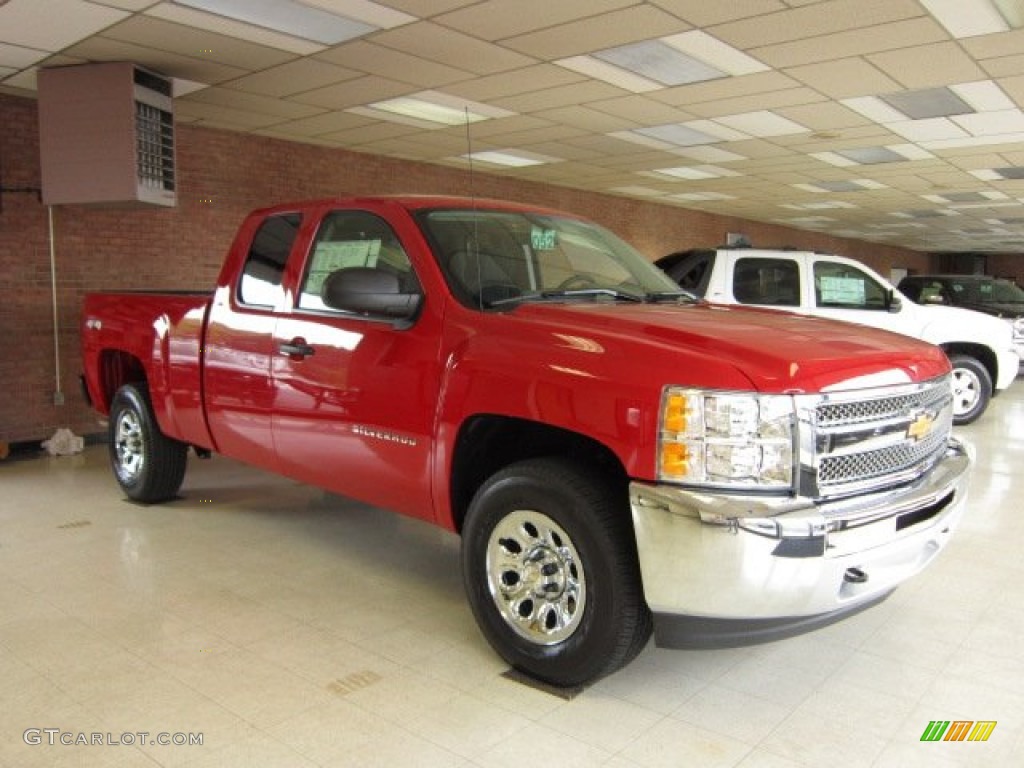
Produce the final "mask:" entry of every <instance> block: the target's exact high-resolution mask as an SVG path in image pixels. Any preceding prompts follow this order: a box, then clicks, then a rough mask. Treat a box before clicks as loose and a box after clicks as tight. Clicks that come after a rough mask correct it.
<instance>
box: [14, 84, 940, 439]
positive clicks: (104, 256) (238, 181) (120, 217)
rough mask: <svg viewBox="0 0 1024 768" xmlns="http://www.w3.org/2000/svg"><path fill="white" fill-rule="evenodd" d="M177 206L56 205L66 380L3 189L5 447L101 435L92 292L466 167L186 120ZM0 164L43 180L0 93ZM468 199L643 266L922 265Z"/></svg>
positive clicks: (684, 220) (449, 183)
mask: <svg viewBox="0 0 1024 768" xmlns="http://www.w3.org/2000/svg"><path fill="white" fill-rule="evenodd" d="M177 153H178V156H177V168H178V180H179V186H178V206H177V207H175V208H171V209H158V208H143V209H103V210H100V209H92V208H86V207H82V206H71V205H69V206H59V207H55V208H54V222H55V227H54V229H55V234H56V236H55V253H56V256H55V258H56V266H57V299H58V302H57V303H58V319H59V326H60V334H59V341H60V349H61V356H60V359H61V387H62V389H63V390H64V392H65V396H66V404H65V405H63V406H55V405H54V404H53V393H54V391H55V388H56V385H55V380H54V378H55V361H54V348H53V322H52V309H51V298H50V296H51V294H50V255H49V240H48V227H47V211H46V208H45V207H44V206H43V205H41V204H40V203H39V201H38V200H37V199H36V197H35V196H34V195H29V194H7V195H4V197H3V212H2V213H0V274H2V275H3V278H4V280H3V286H4V299H3V301H0V441H11V442H15V441H28V440H39V439H42V438H45V437H48V436H49V435H50V434H52V433H53V431H54V429H56V428H57V427H61V426H66V427H70V428H71V429H73V430H74V431H75V432H77V433H79V434H89V433H94V432H97V431H99V426H98V423H97V420H96V418H95V416H94V414H93V413H92V412H91V411H90V410H89V409H88V408H87V407H86V405H85V403H84V402H83V399H82V396H81V394H80V391H79V387H78V379H77V377H78V373H79V362H78V313H79V309H80V306H81V298H82V294H83V293H85V292H87V291H91V290H105V289H135V288H199V289H206V288H208V287H210V286H211V285H212V284H213V281H214V279H215V278H216V275H217V271H218V268H219V266H220V261H221V257H222V255H223V253H224V252H225V250H226V249H227V246H228V244H229V243H230V241H231V238H232V236H233V234H234V231H235V227H236V226H237V224H238V223H239V222H240V221H241V219H242V217H243V216H244V215H245V213H247V212H248V211H249V210H251V209H252V208H256V207H259V206H263V205H270V204H273V203H278V202H284V201H286V200H289V199H299V198H308V197H319V196H326V195H346V194H375V193H389V192H442V193H454V194H465V193H467V192H468V190H469V188H470V187H469V179H468V174H467V173H466V172H465V171H461V170H455V169H450V168H444V167H441V166H432V165H427V164H420V163H411V162H406V161H400V160H390V159H386V158H381V157H374V156H371V155H365V154H359V153H353V152H347V151H343V150H332V149H325V148H322V147H316V146H311V145H303V144H297V143H291V142H285V141H279V140H275V139H268V138H262V137H258V136H247V135H243V134H236V133H228V132H224V131H217V130H209V129H203V128H197V127H192V126H189V125H180V126H178V131H177ZM0 167H2V179H0V181H2V184H3V185H4V186H5V187H14V186H38V185H39V147H38V128H37V121H36V103H35V102H34V101H32V100H28V99H21V98H16V97H13V96H5V95H3V94H0ZM474 187H475V191H476V194H478V195H480V196H483V197H497V198H505V199H510V200H520V201H525V202H534V203H539V204H543V205H548V206H551V207H555V208H561V209H564V210H569V211H574V212H577V213H580V214H583V215H585V216H588V217H590V218H592V219H595V220H597V221H599V222H601V223H602V224H604V225H605V226H607V227H608V228H609V229H611V230H613V231H615V232H616V233H617V234H619V235H620V236H621V237H623V238H624V239H626V240H627V241H630V242H631V243H633V244H634V245H635V246H636V247H638V248H639V249H640V250H641V251H642V252H643V253H645V254H646V255H647V256H648V257H649V258H651V259H652V260H654V259H656V258H658V257H659V256H663V255H665V254H667V253H670V252H671V251H674V250H679V249H682V248H688V247H693V246H700V245H715V244H718V243H721V242H722V241H723V240H724V238H725V233H726V232H736V231H738V232H743V233H745V234H747V235H748V236H750V238H751V239H752V241H753V242H754V243H757V244H765V245H782V244H785V245H792V246H796V247H802V248H809V249H815V250H821V251H829V252H832V253H839V254H842V255H846V256H851V257H853V258H857V259H861V260H863V261H865V262H866V263H868V264H870V265H871V266H873V267H874V268H876V269H877V270H879V271H881V272H882V273H883V274H886V273H887V272H888V270H889V268H890V267H891V266H900V267H906V268H910V269H917V270H922V271H923V270H927V269H929V264H930V260H929V257H928V256H927V255H925V254H919V253H914V252H912V251H905V250H901V249H895V248H889V247H886V246H877V245H871V244H867V243H858V242H855V241H850V240H842V239H838V238H832V237H828V236H826V235H821V234H817V233H813V232H801V231H798V230H791V229H787V228H784V227H778V226H772V225H768V224H758V223H755V222H750V221H742V220H737V219H732V218H727V217H721V216H714V215H711V214H707V213H702V212H697V211H687V210H683V209H680V208H675V207H667V206H659V205H654V204H650V203H645V202H642V201H633V200H623V199H619V198H613V197H608V196H606V195H601V194H597V193H592V192H586V191H582V190H575V189H568V188H563V187H553V186H546V185H541V184H534V183H530V182H526V181H519V180H515V179H509V178H504V177H501V176H489V175H486V174H484V173H480V172H479V171H478V172H477V173H476V174H475V179H474Z"/></svg>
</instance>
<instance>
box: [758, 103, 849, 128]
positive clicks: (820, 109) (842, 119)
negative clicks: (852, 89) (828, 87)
mask: <svg viewBox="0 0 1024 768" xmlns="http://www.w3.org/2000/svg"><path fill="white" fill-rule="evenodd" d="M775 112H777V113H778V114H780V115H782V116H783V117H788V118H789V119H790V120H795V121H796V122H798V123H800V124H801V125H806V126H807V127H808V128H810V129H811V130H813V131H842V130H843V129H846V128H853V127H856V126H862V125H864V122H865V120H864V118H863V117H861V116H860V115H858V114H857V113H856V112H854V111H853V110H852V109H847V108H846V107H844V106H843V105H842V104H837V103H835V102H833V101H827V102H819V103H815V104H798V105H795V106H787V107H777V108H776V109H775Z"/></svg>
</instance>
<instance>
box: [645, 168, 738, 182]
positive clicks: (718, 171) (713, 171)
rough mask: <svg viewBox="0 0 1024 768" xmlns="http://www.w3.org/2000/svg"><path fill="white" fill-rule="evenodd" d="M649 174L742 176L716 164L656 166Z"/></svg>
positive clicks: (677, 176)
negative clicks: (673, 166)
mask: <svg viewBox="0 0 1024 768" xmlns="http://www.w3.org/2000/svg"><path fill="white" fill-rule="evenodd" d="M647 175H653V176H655V177H656V178H664V177H665V176H668V177H670V178H675V179H716V178H719V177H721V176H741V175H742V174H739V173H737V172H736V171H730V170H728V169H726V168H719V167H718V166H716V165H683V166H679V167H676V168H656V169H655V170H653V171H650V172H649V173H648V174H647Z"/></svg>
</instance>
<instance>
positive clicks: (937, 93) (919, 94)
mask: <svg viewBox="0 0 1024 768" xmlns="http://www.w3.org/2000/svg"><path fill="white" fill-rule="evenodd" d="M881 99H882V101H884V102H885V103H886V104H888V105H889V106H890V107H892V108H893V109H895V110H897V111H899V112H902V113H903V114H904V115H906V116H907V117H909V118H910V119H911V120H926V119H928V118H930V117H950V116H951V115H966V114H968V113H971V112H974V109H973V108H972V107H971V106H970V105H969V104H968V103H967V102H965V101H964V100H963V99H962V98H960V97H959V96H958V95H957V94H955V93H954V92H953V91H952V90H950V89H949V88H923V89H921V90H917V91H901V92H899V93H890V94H886V95H884V96H882V97H881Z"/></svg>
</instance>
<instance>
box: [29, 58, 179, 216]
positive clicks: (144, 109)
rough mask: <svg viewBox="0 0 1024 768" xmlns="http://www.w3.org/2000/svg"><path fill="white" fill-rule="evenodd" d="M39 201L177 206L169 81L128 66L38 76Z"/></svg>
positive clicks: (119, 64)
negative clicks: (40, 185) (41, 196)
mask: <svg viewBox="0 0 1024 768" xmlns="http://www.w3.org/2000/svg"><path fill="white" fill-rule="evenodd" d="M39 150H40V165H41V170H42V188H43V202H44V203H46V204H48V205H59V204H64V203H83V204H95V205H118V204H132V203H135V204H138V203H148V204H153V205H163V206H173V205H175V204H176V202H177V197H176V183H177V179H176V174H175V165H174V112H173V101H172V91H171V82H170V80H168V79H167V78H164V77H161V76H160V75H158V74H155V73H153V72H149V71H147V70H145V69H143V68H141V67H139V66H137V65H135V64H132V63H130V62H112V63H102V64H81V65H77V66H71V67H56V68H53V69H41V70H40V71H39Z"/></svg>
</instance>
